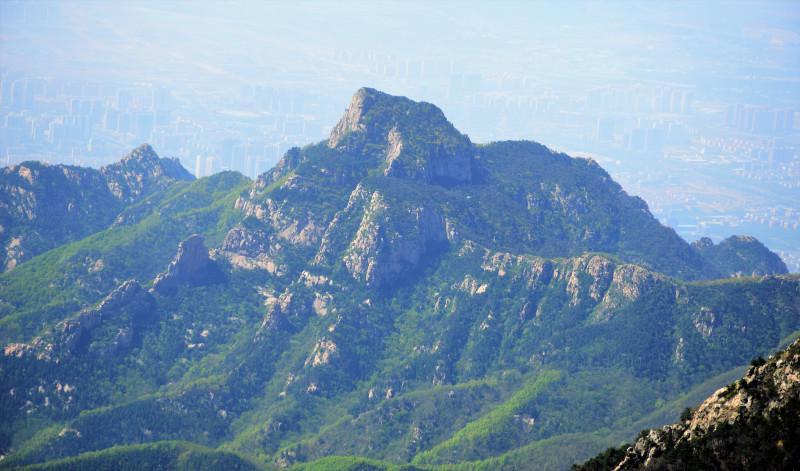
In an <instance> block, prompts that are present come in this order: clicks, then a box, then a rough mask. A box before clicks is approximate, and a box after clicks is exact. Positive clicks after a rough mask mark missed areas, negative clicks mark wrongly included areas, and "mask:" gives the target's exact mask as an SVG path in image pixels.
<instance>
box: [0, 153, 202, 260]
mask: <svg viewBox="0 0 800 471" xmlns="http://www.w3.org/2000/svg"><path fill="white" fill-rule="evenodd" d="M193 179H194V177H193V176H192V175H191V174H190V173H189V172H187V171H186V169H184V168H183V167H181V165H180V163H179V162H178V161H177V159H162V158H159V157H158V155H157V154H156V153H155V151H153V149H152V148H151V147H150V146H149V145H147V144H145V145H142V146H140V147H138V148H136V149H134V150H133V152H131V153H130V154H129V155H128V156H126V157H125V158H123V159H122V160H121V161H119V162H117V163H114V164H112V165H108V166H106V167H103V168H101V169H100V170H95V169H90V168H81V167H74V166H70V165H48V164H43V163H39V162H23V163H21V164H19V165H14V166H11V167H6V168H4V169H2V171H0V244H2V246H3V254H2V255H3V258H2V260H1V261H2V267H3V269H4V270H10V269H12V268H14V267H15V266H17V265H18V264H20V263H22V262H23V261H25V260H28V259H30V258H31V257H33V256H35V255H37V254H39V253H42V252H45V251H47V250H49V249H52V248H54V247H57V246H59V245H61V244H64V243H66V242H71V241H74V240H78V239H82V238H83V237H86V236H88V235H89V234H92V233H94V232H97V231H99V230H101V229H104V228H105V227H107V226H108V225H110V224H111V223H112V222H113V221H114V218H115V217H117V215H118V214H119V212H120V211H121V210H122V209H123V208H124V207H125V206H127V205H130V204H132V203H135V202H137V201H140V200H141V199H142V198H144V197H146V196H147V195H149V194H151V193H153V192H154V191H158V190H161V189H164V188H166V187H168V186H169V185H170V184H171V183H173V182H175V181H181V180H186V181H188V180H193Z"/></svg>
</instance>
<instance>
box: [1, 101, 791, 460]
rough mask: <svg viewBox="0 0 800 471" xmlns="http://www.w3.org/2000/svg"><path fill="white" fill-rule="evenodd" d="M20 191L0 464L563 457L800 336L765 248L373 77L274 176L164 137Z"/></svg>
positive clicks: (5, 303) (4, 179)
mask: <svg viewBox="0 0 800 471" xmlns="http://www.w3.org/2000/svg"><path fill="white" fill-rule="evenodd" d="M76 175H77V176H76ZM0 185H2V188H3V192H2V195H3V196H2V198H3V199H2V204H3V206H0V211H2V213H0V217H2V218H3V219H2V221H3V223H2V224H3V232H2V236H3V237H4V238H3V241H4V244H5V248H6V252H5V253H6V255H5V267H6V270H7V271H6V273H4V274H3V275H2V276H0V316H2V317H0V340H2V342H3V343H4V345H5V348H4V355H3V356H2V358H1V359H0V371H1V372H2V379H0V383H1V384H0V394H2V400H1V401H0V413H2V415H3V417H4V420H3V421H2V423H3V425H2V429H0V448H1V449H2V453H3V454H4V455H5V458H4V459H3V460H2V461H0V466H6V465H7V466H22V465H30V464H34V463H44V464H42V466H44V467H56V468H57V467H69V466H93V467H110V466H111V467H113V466H116V467H117V469H119V467H120V466H122V467H123V468H124V466H123V464H125V463H132V461H131V460H130V457H131V456H136V457H137V460H145V461H143V462H147V463H155V465H159V464H160V465H163V466H168V467H181V466H190V464H191V463H195V461H193V460H195V459H203V460H206V462H207V463H209V466H208V467H213V466H212V465H213V463H219V466H220V467H242V468H251V467H256V468H260V467H267V468H269V467H296V468H302V469H315V468H321V469H331V468H333V469H336V468H348V467H350V466H361V467H362V468H363V469H373V468H375V469H381V468H384V467H387V466H391V465H392V463H394V464H408V465H409V466H412V465H413V467H416V468H420V469H426V468H428V467H431V466H437V465H444V464H448V465H452V466H453V467H454V469H460V468H464V469H482V468H486V469H502V468H507V469H523V468H529V469H541V468H543V467H544V468H566V467H569V466H570V465H571V464H572V463H574V462H577V461H582V460H584V459H586V458H588V457H590V456H592V455H593V454H594V453H596V452H598V451H600V450H602V449H604V448H606V447H608V446H611V445H618V444H619V443H621V442H622V441H625V440H629V439H630V438H631V437H632V436H633V435H635V433H636V431H638V429H636V430H633V429H634V428H636V427H639V429H641V428H642V426H648V425H649V426H658V425H662V424H664V423H668V422H670V421H672V420H674V419H675V418H676V415H675V414H677V412H675V409H676V407H679V406H680V405H682V404H683V403H685V402H686V401H688V400H690V399H691V398H694V397H696V396H697V395H698V394H707V393H708V391H709V388H712V390H713V388H716V387H718V386H720V385H722V384H724V382H725V381H729V380H730V376H731V375H732V374H738V373H739V372H740V370H738V369H737V367H740V366H741V365H744V364H746V363H747V362H748V361H749V360H750V359H752V358H753V357H755V356H758V355H765V354H767V353H768V352H769V351H771V349H773V348H775V347H777V346H778V345H779V344H780V343H781V341H783V340H785V339H787V338H791V337H792V336H796V334H795V332H796V331H798V330H800V279H798V278H797V276H795V275H787V274H786V266H785V265H784V264H783V263H782V262H781V261H780V259H779V258H778V257H777V256H776V255H775V254H773V253H772V252H770V251H769V250H768V249H767V248H766V247H764V246H763V245H762V244H761V243H759V242H758V241H757V240H755V239H753V238H750V237H744V236H737V237H732V238H731V239H728V240H726V241H723V242H721V243H720V244H717V245H714V244H713V243H712V242H711V241H708V240H701V241H698V242H697V243H695V244H691V245H690V244H689V243H687V242H686V241H684V240H682V239H681V238H680V237H678V236H677V234H676V233H675V232H674V231H673V230H672V229H670V228H667V227H665V226H663V225H661V224H660V223H659V222H658V221H657V220H656V219H655V218H654V217H653V216H652V214H650V212H649V210H648V208H647V205H646V204H645V203H644V201H642V200H641V199H639V198H637V197H633V196H630V195H628V194H627V193H625V191H624V190H623V189H622V188H621V187H620V186H619V185H618V184H617V183H615V182H614V181H613V180H612V179H611V177H610V176H609V175H608V173H606V172H605V171H604V170H603V169H602V168H601V167H600V166H599V165H598V164H597V163H596V162H594V161H592V160H585V159H575V158H571V157H569V156H568V155H565V154H562V153H558V152H553V151H551V150H550V149H548V148H546V147H545V146H542V145H540V144H537V143H534V142H529V141H514V142H510V141H509V142H496V143H490V144H474V143H472V142H471V141H470V139H469V138H468V137H467V136H466V135H464V134H461V133H460V132H458V130H456V129H455V127H454V126H453V125H452V124H451V123H450V122H449V121H448V120H447V119H446V117H445V116H444V114H443V113H442V111H441V110H439V109H438V108H437V107H435V106H434V105H432V104H429V103H423V102H415V101H412V100H410V99H407V98H404V97H396V96H391V95H387V94H384V93H381V92H378V91H376V90H373V89H368V88H364V89H361V90H359V91H357V92H356V94H355V95H354V96H353V99H352V100H351V103H350V105H349V107H348V109H347V111H346V112H345V115H344V116H343V117H342V119H341V120H340V121H339V123H338V124H337V125H336V126H335V127H334V128H333V131H332V133H331V135H330V137H329V139H328V140H327V141H323V142H320V143H317V144H311V145H308V146H306V147H304V148H302V149H300V148H295V149H292V150H290V151H289V152H287V154H286V155H285V156H284V157H283V158H282V159H281V161H280V162H279V163H278V164H277V165H276V166H275V167H274V168H273V169H272V170H270V171H268V172H266V173H264V174H262V175H261V176H259V177H258V178H257V179H256V180H255V181H252V182H251V181H249V180H248V179H246V178H244V177H242V176H241V175H239V174H236V173H233V172H223V173H220V174H216V175H213V176H211V177H206V178H203V179H199V180H193V179H192V178H191V176H190V175H189V174H188V172H186V171H185V170H184V169H183V168H181V167H180V165H179V164H178V163H177V162H176V161H174V160H169V159H160V158H158V157H157V156H156V155H155V153H154V152H153V151H152V149H151V148H149V146H143V147H140V148H139V149H137V150H135V151H134V153H133V154H132V155H131V156H129V157H126V158H125V159H123V160H122V161H121V162H120V163H118V164H114V165H111V166H108V167H105V168H103V169H101V170H100V171H95V170H90V169H79V168H75V167H67V166H46V165H42V164H36V163H25V164H21V165H19V166H15V167H9V168H7V169H4V170H3V174H2V176H0ZM63 221H69V222H63ZM728 277H731V278H728ZM345 456H346V457H345ZM198 457H202V458H198ZM148 460H149V461H148ZM182 460H183V461H182ZM109 463H113V465H112V464H109ZM187 463H189V464H187ZM370 467H372V468H370ZM362 468H359V469H362Z"/></svg>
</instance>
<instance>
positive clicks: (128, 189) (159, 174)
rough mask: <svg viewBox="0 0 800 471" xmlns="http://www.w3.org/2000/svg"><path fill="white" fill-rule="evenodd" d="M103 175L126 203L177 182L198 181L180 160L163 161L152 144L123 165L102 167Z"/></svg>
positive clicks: (101, 172) (139, 148)
mask: <svg viewBox="0 0 800 471" xmlns="http://www.w3.org/2000/svg"><path fill="white" fill-rule="evenodd" d="M100 174H101V175H102V176H103V179H104V180H105V181H106V185H107V186H108V189H109V191H111V193H112V194H113V195H114V196H115V197H116V198H117V199H120V200H122V201H126V202H130V201H134V200H136V199H137V198H138V197H139V196H141V195H142V194H145V193H148V192H150V191H152V190H153V189H154V188H163V187H165V186H166V185H168V184H170V183H172V182H173V181H176V180H194V176H192V174H191V173H189V171H188V170H186V169H185V168H183V166H181V164H180V161H179V160H178V159H177V158H172V159H162V158H161V157H159V156H158V154H156V152H155V151H154V150H153V148H152V147H151V146H150V144H142V145H141V146H139V147H137V148H136V149H134V150H133V151H132V152H131V153H130V154H128V155H127V156H125V157H124V158H123V159H122V160H120V161H119V162H116V163H113V164H111V165H107V166H105V167H102V168H101V169H100Z"/></svg>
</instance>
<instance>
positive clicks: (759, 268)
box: [692, 236, 789, 277]
mask: <svg viewBox="0 0 800 471" xmlns="http://www.w3.org/2000/svg"><path fill="white" fill-rule="evenodd" d="M692 248H694V249H695V250H696V251H697V252H699V253H700V255H702V256H703V258H705V259H706V260H707V261H708V262H709V263H710V264H711V265H712V266H713V267H714V268H716V269H717V271H718V272H719V274H720V276H724V277H728V276H763V275H780V274H784V273H788V272H789V270H788V269H787V268H786V264H785V263H783V260H781V258H780V257H779V256H778V255H776V254H775V253H773V252H771V251H770V250H769V249H768V248H766V247H765V246H764V244H762V243H761V242H759V241H758V239H756V238H755V237H750V236H731V237H728V238H727V239H725V240H723V241H722V242H720V243H719V244H717V245H714V242H713V241H712V240H711V239H709V238H708V237H703V238H701V239H699V240H697V241H695V242H694V243H693V244H692Z"/></svg>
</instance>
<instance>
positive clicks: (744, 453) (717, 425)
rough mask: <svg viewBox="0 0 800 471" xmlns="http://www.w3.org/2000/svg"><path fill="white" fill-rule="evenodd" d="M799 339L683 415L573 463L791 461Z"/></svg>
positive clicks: (799, 427) (625, 466)
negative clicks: (622, 444)
mask: <svg viewBox="0 0 800 471" xmlns="http://www.w3.org/2000/svg"><path fill="white" fill-rule="evenodd" d="M798 443H800V341H796V342H794V343H793V344H792V345H790V346H789V347H788V348H786V349H785V350H783V351H781V352H779V353H777V354H775V355H774V356H771V357H770V358H769V359H768V360H766V361H765V360H764V359H763V358H757V359H755V360H753V363H752V365H751V367H750V368H749V369H748V371H747V373H746V374H745V375H744V377H742V378H741V379H739V380H737V381H735V382H733V383H731V384H729V385H727V386H725V387H723V388H720V389H719V390H717V391H716V392H714V394H712V395H711V396H710V397H709V398H708V399H706V400H705V401H703V403H702V404H700V405H699V406H698V407H697V409H695V410H691V409H687V410H686V411H685V412H684V414H683V416H682V417H681V422H679V423H676V424H672V425H667V426H664V427H663V428H661V429H653V430H644V431H642V433H640V434H639V437H638V438H637V439H636V441H635V442H634V444H633V445H632V446H628V447H622V448H618V449H609V450H607V451H606V452H605V453H604V454H603V455H602V456H599V457H596V458H594V459H592V460H589V461H587V462H586V463H584V464H583V465H582V466H576V467H575V468H574V469H576V470H582V469H585V470H601V469H608V470H612V469H614V470H620V471H622V470H632V469H701V468H702V469H794V468H795V467H796V466H797V463H798V462H800V446H798Z"/></svg>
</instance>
